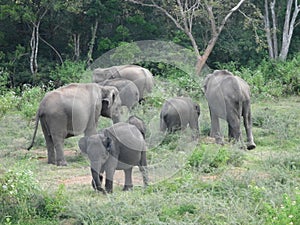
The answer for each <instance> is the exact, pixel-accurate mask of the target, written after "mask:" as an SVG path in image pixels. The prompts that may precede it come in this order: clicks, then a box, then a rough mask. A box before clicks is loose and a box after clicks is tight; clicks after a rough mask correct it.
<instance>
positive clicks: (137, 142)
mask: <svg viewBox="0 0 300 225" xmlns="http://www.w3.org/2000/svg"><path fill="white" fill-rule="evenodd" d="M78 145H79V148H80V150H81V151H82V152H83V153H86V154H87V155H88V158H89V160H90V163H91V173H92V178H93V181H92V186H93V188H94V189H96V190H98V191H102V192H104V190H103V189H102V188H101V183H102V179H103V177H102V174H103V173H104V172H105V174H106V180H105V190H106V191H107V192H112V189H113V177H114V173H115V170H124V172H125V185H124V189H123V190H128V189H129V188H131V187H132V168H133V167H134V166H139V169H140V171H141V172H142V175H143V181H144V184H145V186H146V185H147V184H148V174H147V168H146V167H147V161H146V143H145V140H144V138H143V136H142V134H141V132H140V131H139V130H138V128H137V127H136V126H134V125H132V124H128V123H124V122H120V123H116V124H113V125H112V126H111V127H108V128H105V129H103V130H101V131H100V132H99V133H98V134H96V135H92V136H89V137H83V138H81V139H80V140H79V142H78Z"/></svg>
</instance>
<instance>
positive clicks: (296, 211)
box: [264, 188, 300, 225]
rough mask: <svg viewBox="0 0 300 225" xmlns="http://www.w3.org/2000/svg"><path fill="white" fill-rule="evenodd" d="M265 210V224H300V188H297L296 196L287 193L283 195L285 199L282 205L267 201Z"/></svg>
mask: <svg viewBox="0 0 300 225" xmlns="http://www.w3.org/2000/svg"><path fill="white" fill-rule="evenodd" d="M264 212H265V213H266V223H265V224H272V225H281V224H300V192H299V189H298V188H297V189H296V190H295V193H294V196H291V195H289V194H286V193H285V194H284V195H283V200H282V203H281V204H280V205H273V204H272V203H265V204H264Z"/></svg>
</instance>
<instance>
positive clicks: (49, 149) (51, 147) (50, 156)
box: [41, 120, 56, 164]
mask: <svg viewBox="0 0 300 225" xmlns="http://www.w3.org/2000/svg"><path fill="white" fill-rule="evenodd" d="M41 126H42V130H43V133H44V137H45V140H46V145H47V154H48V163H49V164H56V163H55V152H54V143H53V140H52V136H51V135H50V133H49V131H48V129H47V125H46V124H45V123H44V122H43V121H42V120H41Z"/></svg>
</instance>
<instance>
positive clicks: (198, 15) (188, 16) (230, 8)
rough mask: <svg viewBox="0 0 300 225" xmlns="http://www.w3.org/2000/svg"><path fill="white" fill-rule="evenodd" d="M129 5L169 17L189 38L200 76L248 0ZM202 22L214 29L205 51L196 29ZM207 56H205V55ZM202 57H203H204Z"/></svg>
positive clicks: (141, 0) (151, 0) (147, 0)
mask: <svg viewBox="0 0 300 225" xmlns="http://www.w3.org/2000/svg"><path fill="white" fill-rule="evenodd" d="M128 1H129V2H132V3H135V4H139V5H142V6H147V7H154V8H156V9H158V10H159V11H161V12H162V13H163V14H164V15H165V16H167V17H168V18H169V19H170V20H171V21H172V22H173V23H174V24H175V25H176V27H177V28H178V29H179V30H181V31H183V32H184V33H185V34H186V35H187V36H188V38H189V40H190V42H191V44H192V47H193V49H194V52H195V54H196V57H197V58H198V63H197V67H196V71H197V74H200V72H201V70H202V68H203V66H204V65H205V63H206V60H207V59H208V57H209V55H210V54H211V52H212V50H213V48H214V46H215V44H216V42H217V40H218V37H219V35H220V33H221V32H222V30H223V28H224V26H225V24H226V22H227V20H228V19H229V18H230V17H231V15H232V14H233V13H234V12H235V11H237V10H238V9H239V8H240V6H241V5H242V4H243V2H245V1H246V0H235V1H230V0H226V1H222V2H220V1H218V0H171V1H169V0H163V1H161V0H128ZM199 20H201V21H202V22H203V21H204V22H205V23H208V24H209V25H210V31H209V32H210V38H209V41H208V42H207V43H206V47H205V49H203V50H202V51H200V50H199V48H198V44H197V41H196V38H195V37H194V34H193V26H194V25H195V24H196V21H198V22H199ZM202 52H203V53H202ZM201 53H202V54H201Z"/></svg>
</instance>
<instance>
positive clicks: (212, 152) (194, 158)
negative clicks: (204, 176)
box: [188, 145, 243, 173]
mask: <svg viewBox="0 0 300 225" xmlns="http://www.w3.org/2000/svg"><path fill="white" fill-rule="evenodd" d="M207 148H208V146H206V145H201V147H197V148H196V149H195V150H194V152H193V153H192V155H191V156H190V157H189V159H188V166H191V167H192V168H194V169H196V170H200V171H201V172H204V173H211V172H214V171H215V170H216V169H218V168H222V167H224V166H226V165H227V164H229V163H230V164H232V165H234V166H240V165H241V164H242V162H243V157H242V153H240V152H241V151H239V152H238V151H233V150H230V151H229V150H227V149H226V148H224V147H222V148H218V149H216V148H209V149H207Z"/></svg>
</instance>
